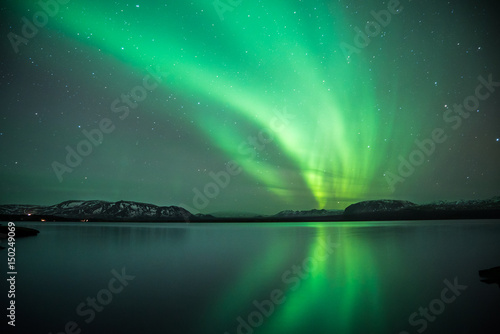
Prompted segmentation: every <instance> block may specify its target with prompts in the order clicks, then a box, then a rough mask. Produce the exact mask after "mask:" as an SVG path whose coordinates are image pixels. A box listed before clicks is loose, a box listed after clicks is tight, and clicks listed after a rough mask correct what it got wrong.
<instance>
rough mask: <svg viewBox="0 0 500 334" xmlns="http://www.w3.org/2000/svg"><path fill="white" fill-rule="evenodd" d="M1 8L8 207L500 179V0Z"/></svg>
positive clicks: (449, 185) (1, 140) (321, 192)
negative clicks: (497, 1)
mask: <svg viewBox="0 0 500 334" xmlns="http://www.w3.org/2000/svg"><path fill="white" fill-rule="evenodd" d="M44 3H45V4H46V5H43V4H44ZM61 3H65V4H61ZM0 6H1V7H0V31H1V36H2V38H1V44H0V48H1V56H0V57H1V58H0V94H1V99H2V103H1V109H0V153H1V155H0V204H44V205H49V204H56V203H59V202H62V201H65V200H69V199H84V200H87V199H101V200H108V201H118V200H132V201H139V202H147V203H153V204H156V205H180V206H183V207H185V208H187V209H188V210H191V211H193V212H203V213H213V212H221V211H225V212H228V211H246V212H254V213H266V214H270V213H276V212H278V211H280V210H284V209H293V210H309V209H313V208H316V209H323V208H325V209H343V208H345V207H346V206H347V205H349V204H351V203H354V202H357V201H362V200H369V199H380V198H392V199H405V200H410V201H414V202H417V203H424V202H430V201H434V200H456V199H482V198H489V197H492V196H495V195H499V194H500V192H499V185H500V173H499V166H500V154H499V153H500V122H499V121H500V114H499V100H500V68H499V66H498V65H499V61H498V59H500V58H499V57H500V56H499V55H500V53H499V51H500V36H499V33H498V32H499V31H500V23H499V20H498V13H499V11H498V8H497V6H498V5H497V4H495V2H491V4H490V2H486V1H430V0H429V1H409V0H402V1H401V2H397V1H389V2H388V1H314V0H310V1H305V0H304V1H296V0H286V1H285V0H282V1H275V0H269V1H250V0H243V1H239V0H233V1H231V0H220V1H215V2H213V1H212V0H205V1H199V0H193V1H167V2H158V1H142V0H138V1H135V2H130V1H120V0H119V1H93V0H90V1H89V0H86V1H78V0H72V1H68V0H64V1H63V0H60V2H55V0H47V1H46V2H41V3H39V2H38V1H19V0H4V1H2V2H1V5H0ZM33 22H34V23H33Z"/></svg>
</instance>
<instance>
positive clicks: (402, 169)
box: [384, 74, 500, 192]
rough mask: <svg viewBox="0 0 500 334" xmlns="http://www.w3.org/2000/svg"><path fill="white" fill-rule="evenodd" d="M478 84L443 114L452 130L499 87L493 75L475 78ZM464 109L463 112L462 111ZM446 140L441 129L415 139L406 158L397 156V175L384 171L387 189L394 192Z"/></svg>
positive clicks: (456, 128)
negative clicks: (472, 93)
mask: <svg viewBox="0 0 500 334" xmlns="http://www.w3.org/2000/svg"><path fill="white" fill-rule="evenodd" d="M477 80H478V81H479V82H480V83H479V85H477V86H476V89H475V90H474V95H469V96H467V97H466V98H465V99H464V100H463V102H462V104H456V103H455V104H454V105H453V110H451V109H448V110H446V111H445V112H444V113H443V120H444V122H445V123H446V124H450V123H451V128H452V129H453V130H458V129H459V128H460V127H461V126H462V122H463V120H465V119H468V118H469V117H470V112H472V111H475V110H477V109H478V108H479V104H480V101H485V100H487V99H488V98H489V97H490V96H491V94H492V93H494V92H495V87H500V82H495V81H493V75H492V74H490V75H488V80H486V79H485V78H483V77H482V76H479V77H477ZM464 108H465V110H464ZM447 139H448V135H446V131H445V130H444V129H443V128H435V129H434V130H432V131H431V135H430V138H426V139H423V140H422V141H419V140H418V139H415V145H416V146H417V148H415V149H414V150H413V151H412V152H411V153H410V154H409V156H408V158H405V157H403V156H402V155H399V157H398V159H399V161H400V164H399V166H398V173H397V174H396V173H393V172H390V171H386V172H385V173H384V177H385V180H386V181H387V185H388V186H389V189H390V190H391V191H392V192H394V191H395V190H396V188H395V185H396V184H397V183H402V182H404V181H405V178H409V177H410V176H412V175H413V173H414V172H415V170H416V167H419V166H421V165H422V164H423V163H424V162H425V159H426V157H430V156H431V155H432V154H434V152H435V151H436V144H442V143H444V142H445V141H446V140H447Z"/></svg>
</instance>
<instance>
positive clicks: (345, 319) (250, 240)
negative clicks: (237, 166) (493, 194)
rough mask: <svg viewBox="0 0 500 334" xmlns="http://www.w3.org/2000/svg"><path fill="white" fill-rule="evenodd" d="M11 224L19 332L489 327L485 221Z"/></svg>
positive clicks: (497, 229)
mask: <svg viewBox="0 0 500 334" xmlns="http://www.w3.org/2000/svg"><path fill="white" fill-rule="evenodd" d="M18 225H19V226H27V227H34V228H37V229H39V230H40V231H41V232H40V234H39V235H38V236H37V237H31V238H24V239H18V240H17V245H16V262H17V272H18V275H17V282H16V304H17V318H16V325H17V326H16V332H19V333H21V332H22V333H50V332H52V333H59V332H64V331H65V326H67V324H68V323H69V325H68V326H70V327H71V326H75V330H76V326H78V327H77V328H78V330H81V333H183V334H189V333H219V334H224V333H230V334H233V333H246V334H249V333H263V334H265V333H269V334H271V333H273V334H275V333H287V334H294V333H297V334H298V333H396V334H397V333H401V332H403V333H405V332H407V333H421V332H425V333H496V332H497V330H498V329H499V328H500V327H499V326H500V321H499V320H498V319H499V317H498V315H499V314H500V289H499V287H498V286H497V285H488V284H484V283H482V282H480V280H479V276H478V273H477V272H478V270H480V269H486V268H491V267H495V266H500V256H499V255H500V242H499V241H500V221H498V220H486V221H426V222H376V223H369V222H361V223H351V222H350V223H307V224H306V223H304V224H298V223H289V224H284V223H282V224H273V223H259V224H236V223H235V224H227V223H224V224H153V223H119V224H117V223H18ZM4 246H5V241H4ZM6 257H7V253H6V250H2V251H0V258H1V261H2V262H1V263H3V264H5V265H3V266H2V267H3V268H4V270H2V275H3V277H4V279H2V282H1V283H0V288H1V291H2V295H5V293H4V292H6V291H7V285H6V279H5V278H6V272H7V270H6V262H7V260H6ZM117 275H118V276H122V275H126V277H125V278H123V277H122V281H123V282H125V283H123V282H121V283H120V280H118V279H116V278H117ZM110 282H111V285H110ZM450 285H451V286H453V285H456V286H458V288H457V287H455V291H453V289H451V288H450V287H449V286H450ZM445 289H447V290H445ZM111 290H113V291H111ZM94 299H95V301H94V303H95V304H93V303H92V300H94ZM2 300H4V302H3V304H2V309H4V310H5V308H6V307H7V304H6V302H5V300H6V298H4V299H2ZM79 307H80V308H79ZM415 312H416V313H415ZM3 317H4V316H2V318H3ZM410 318H411V319H410ZM71 321H73V322H74V325H73V324H72V323H71ZM5 323H6V321H5V322H3V323H2V325H1V326H2V328H4V325H5ZM75 333H76V332H75Z"/></svg>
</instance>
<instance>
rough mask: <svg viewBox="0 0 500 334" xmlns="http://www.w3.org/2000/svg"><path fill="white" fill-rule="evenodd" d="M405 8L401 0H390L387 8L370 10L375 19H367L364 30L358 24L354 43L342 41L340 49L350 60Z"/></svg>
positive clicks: (355, 29) (355, 28)
mask: <svg viewBox="0 0 500 334" xmlns="http://www.w3.org/2000/svg"><path fill="white" fill-rule="evenodd" d="M409 1H411V0H409ZM403 8H404V7H402V6H401V4H400V2H399V0H389V2H388V3H387V9H382V10H380V11H378V12H376V11H374V10H372V11H370V14H371V16H372V17H373V19H374V20H372V21H367V22H366V25H365V27H364V30H361V29H360V28H359V27H358V26H355V27H354V32H355V33H356V35H355V36H354V39H353V41H352V42H353V44H354V45H351V44H348V43H346V42H342V43H340V49H341V50H342V53H343V54H344V56H345V58H346V59H347V60H349V59H350V58H351V56H352V55H353V54H354V53H356V54H359V53H360V52H361V49H364V48H366V47H367V46H368V45H370V43H371V38H375V37H377V36H378V35H380V33H381V32H382V29H383V28H386V27H387V26H388V25H389V24H390V23H391V20H392V16H393V15H397V14H399V13H401V12H402V11H403Z"/></svg>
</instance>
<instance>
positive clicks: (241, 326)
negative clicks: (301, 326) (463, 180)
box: [224, 234, 340, 334]
mask: <svg viewBox="0 0 500 334" xmlns="http://www.w3.org/2000/svg"><path fill="white" fill-rule="evenodd" d="M337 235H339V234H337ZM327 239H328V240H327V241H324V240H322V239H320V240H319V243H320V245H321V248H319V249H318V250H320V252H316V253H315V254H314V255H313V256H309V257H307V258H305V259H304V260H303V261H302V263H301V264H300V265H296V264H294V265H293V266H291V267H290V268H289V269H287V270H285V271H284V272H283V274H282V275H281V282H282V283H283V284H285V285H286V286H289V288H290V290H291V291H296V290H297V289H298V288H299V287H300V286H301V284H302V282H303V281H304V280H306V279H308V278H309V277H310V276H311V272H312V271H313V270H314V267H315V266H317V265H318V262H324V261H326V259H327V258H328V257H329V256H330V255H331V254H332V253H333V252H334V250H335V248H337V247H339V245H340V244H338V243H334V242H332V240H331V235H328V237H327ZM318 253H320V254H318ZM285 290H288V289H286V288H285ZM285 302H286V296H285V293H284V292H283V290H281V289H274V290H272V291H271V292H270V293H269V299H264V300H261V301H258V300H254V301H253V302H252V308H254V310H253V311H252V312H250V313H249V314H248V315H247V316H246V317H245V318H243V317H242V316H239V317H237V318H236V322H237V325H236V334H252V333H253V332H254V330H255V329H257V328H258V327H260V326H262V324H264V321H265V319H267V318H269V317H271V316H272V315H273V313H274V312H275V310H276V308H277V307H278V306H279V305H282V304H283V303H285ZM224 334H230V333H229V332H227V331H226V332H224Z"/></svg>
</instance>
